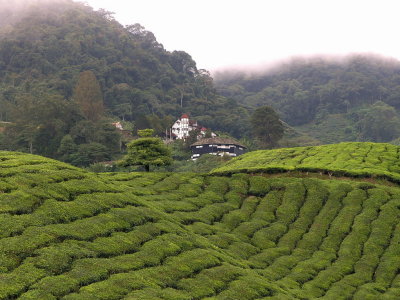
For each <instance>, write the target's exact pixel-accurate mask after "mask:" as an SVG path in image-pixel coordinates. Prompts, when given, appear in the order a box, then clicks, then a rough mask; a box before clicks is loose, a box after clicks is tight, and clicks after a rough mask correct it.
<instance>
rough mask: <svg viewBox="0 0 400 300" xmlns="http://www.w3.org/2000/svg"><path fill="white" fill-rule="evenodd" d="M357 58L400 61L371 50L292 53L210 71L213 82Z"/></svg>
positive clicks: (392, 63) (388, 63) (387, 62)
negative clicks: (279, 57)
mask: <svg viewBox="0 0 400 300" xmlns="http://www.w3.org/2000/svg"><path fill="white" fill-rule="evenodd" d="M355 58H358V59H359V60H360V62H362V61H368V60H374V61H379V62H380V63H381V64H382V65H385V66H386V67H388V68H390V67H398V66H399V64H400V61H399V60H398V59H396V58H394V57H390V56H385V55H381V54H377V53H372V52H353V53H348V54H315V55H293V56H290V57H288V58H285V59H280V60H274V61H270V62H263V63H258V64H247V65H246V64H242V65H232V66H227V67H222V68H218V69H216V70H214V71H212V72H211V73H212V76H213V78H214V80H215V82H218V81H220V80H221V81H224V80H230V79H233V78H237V77H242V78H246V77H254V76H261V75H273V74H274V73H277V72H284V71H286V70H289V69H291V68H295V67H296V66H304V65H307V64H318V63H325V64H326V63H328V64H334V65H346V64H348V63H349V62H350V61H352V60H354V59H355Z"/></svg>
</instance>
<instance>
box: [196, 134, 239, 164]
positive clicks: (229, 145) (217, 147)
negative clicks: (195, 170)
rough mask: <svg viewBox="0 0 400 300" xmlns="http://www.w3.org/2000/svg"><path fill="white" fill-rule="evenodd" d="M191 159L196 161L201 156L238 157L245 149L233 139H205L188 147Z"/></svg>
mask: <svg viewBox="0 0 400 300" xmlns="http://www.w3.org/2000/svg"><path fill="white" fill-rule="evenodd" d="M190 149H191V150H192V157H191V158H192V159H193V160H196V159H197V158H199V157H200V156H201V155H203V154H212V155H219V156H223V155H229V156H231V157H235V156H239V155H241V154H243V153H244V152H245V151H246V147H245V146H244V145H242V144H241V143H239V142H238V141H236V140H234V139H229V138H220V137H213V138H206V139H201V140H199V141H197V142H196V143H194V144H192V145H190Z"/></svg>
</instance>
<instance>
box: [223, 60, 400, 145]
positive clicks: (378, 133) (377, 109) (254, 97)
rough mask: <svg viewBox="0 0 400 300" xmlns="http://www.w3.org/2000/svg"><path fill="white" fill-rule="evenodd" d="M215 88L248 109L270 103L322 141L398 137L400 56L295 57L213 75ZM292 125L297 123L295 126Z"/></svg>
mask: <svg viewBox="0 0 400 300" xmlns="http://www.w3.org/2000/svg"><path fill="white" fill-rule="evenodd" d="M215 82H216V86H217V90H218V91H219V92H220V93H221V94H222V95H224V96H226V97H230V98H233V99H235V100H237V101H238V102H239V103H241V104H243V105H246V106H248V107H251V108H255V107H258V106H261V105H270V106H272V107H274V109H276V110H277V111H278V112H279V114H280V116H281V118H282V119H283V120H284V121H285V122H287V123H288V124H290V125H291V126H296V128H297V129H299V130H300V131H301V132H303V133H307V134H309V135H311V136H313V137H315V138H317V139H319V140H320V141H321V142H322V143H324V144H326V143H338V142H344V141H371V142H390V141H391V140H394V139H396V138H398V137H399V136H400V131H399V128H400V115H399V109H400V101H399V99H400V98H399V95H400V94H399V92H400V89H399V84H400V61H398V60H396V59H391V58H385V57H380V56H377V55H363V54H359V55H349V56H346V57H342V58H326V57H312V58H303V59H302V58H298V59H292V60H290V61H286V62H284V63H281V64H279V65H277V66H275V67H274V68H270V69H267V70H264V71H263V70H259V71H257V72H253V73H251V72H248V71H241V70H231V71H226V72H225V73H223V72H221V73H219V74H216V75H215ZM297 126H298V127H297Z"/></svg>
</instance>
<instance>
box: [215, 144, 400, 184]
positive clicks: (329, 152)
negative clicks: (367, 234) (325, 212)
mask: <svg viewBox="0 0 400 300" xmlns="http://www.w3.org/2000/svg"><path fill="white" fill-rule="evenodd" d="M295 170H296V171H302V172H322V173H325V174H330V175H335V176H348V177H376V178H385V179H388V180H390V181H394V182H400V147H399V146H394V145H391V144H384V143H354V142H353V143H351V142H349V143H340V144H332V145H322V146H312V147H298V148H283V149H276V150H259V151H254V152H249V153H247V154H245V155H242V156H240V157H238V158H235V159H233V160H231V161H229V162H228V163H226V164H225V165H223V166H222V167H220V168H217V169H214V170H213V171H212V173H214V174H232V173H241V172H245V173H246V172H251V173H257V172H261V173H263V172H265V173H271V172H272V173H276V172H287V171H295Z"/></svg>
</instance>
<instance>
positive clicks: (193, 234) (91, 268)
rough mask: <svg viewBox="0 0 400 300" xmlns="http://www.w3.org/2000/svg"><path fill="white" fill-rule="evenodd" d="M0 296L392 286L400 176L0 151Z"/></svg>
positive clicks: (349, 290) (261, 292) (340, 293)
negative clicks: (116, 166)
mask: <svg viewBox="0 0 400 300" xmlns="http://www.w3.org/2000/svg"><path fill="white" fill-rule="evenodd" d="M0 190H1V193H0V209H1V214H0V237H1V239H0V255H1V260H0V272H1V273H0V299H16V298H18V299H121V298H125V299H305V298H318V297H322V298H324V299H348V298H351V297H353V298H354V299H378V298H379V299H398V297H399V296H400V288H399V286H400V276H399V275H398V270H399V269H400V262H399V260H398V256H399V255H400V247H399V244H400V243H399V242H400V225H399V220H400V210H399V207H400V189H399V188H397V187H387V186H379V185H371V184H366V183H359V182H356V181H352V182H350V181H349V182H347V181H343V180H341V181H337V180H319V179H311V178H295V177H293V178H290V177H285V178H280V177H279V176H278V177H275V178H266V177H263V176H250V175H248V174H236V175H233V176H232V177H221V176H213V175H196V174H169V173H148V174H144V173H110V174H101V175H96V174H92V173H89V172H85V171H82V170H80V169H77V168H74V167H71V166H69V165H67V164H63V163H59V162H57V161H52V160H49V159H44V158H41V157H38V156H32V155H25V154H18V153H12V152H0Z"/></svg>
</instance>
